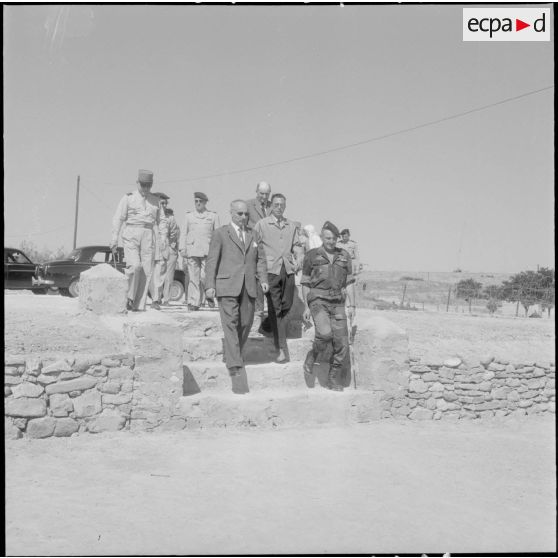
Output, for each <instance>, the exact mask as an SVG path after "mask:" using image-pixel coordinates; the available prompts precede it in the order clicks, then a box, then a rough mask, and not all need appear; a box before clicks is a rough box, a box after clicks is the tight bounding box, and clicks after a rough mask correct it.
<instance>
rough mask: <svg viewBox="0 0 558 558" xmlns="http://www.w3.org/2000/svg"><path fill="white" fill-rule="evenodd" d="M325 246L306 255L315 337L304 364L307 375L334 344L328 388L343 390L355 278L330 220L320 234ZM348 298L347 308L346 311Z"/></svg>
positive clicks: (305, 287)
mask: <svg viewBox="0 0 558 558" xmlns="http://www.w3.org/2000/svg"><path fill="white" fill-rule="evenodd" d="M320 236H321V239H322V246H320V247H319V248H313V249H312V250H309V251H308V252H307V253H306V256H305V257H304V263H303V264H302V279H301V280H300V282H301V284H302V296H303V299H304V303H305V305H306V311H305V312H304V317H305V319H307V320H309V319H310V315H312V318H313V320H314V326H315V338H314V343H313V345H312V350H311V351H310V352H309V353H308V355H307V356H306V360H305V361H304V373H305V374H307V375H309V376H310V375H311V374H312V368H313V366H314V362H315V360H317V359H318V358H319V357H320V356H321V355H322V354H323V352H324V351H325V350H326V349H327V347H328V345H333V353H332V356H331V361H330V367H329V374H328V383H327V387H328V388H329V389H331V390H334V391H343V386H342V385H341V384H340V383H339V374H340V372H341V368H342V366H343V361H344V360H345V357H346V355H347V353H348V351H349V331H348V328H347V315H348V317H349V319H350V320H351V319H352V318H353V317H354V314H355V293H354V278H353V267H352V262H351V256H350V255H349V253H348V252H347V251H346V250H343V249H342V248H339V245H337V246H336V242H337V237H338V236H339V231H338V230H337V227H336V226H335V225H334V224H333V223H330V222H329V221H326V222H325V223H324V226H323V227H322V232H321V234H320ZM345 299H347V309H346V310H345Z"/></svg>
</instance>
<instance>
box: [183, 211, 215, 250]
mask: <svg viewBox="0 0 558 558" xmlns="http://www.w3.org/2000/svg"><path fill="white" fill-rule="evenodd" d="M220 226H221V224H220V223H219V215H217V213H215V211H209V209H206V210H205V211H202V212H201V213H199V212H198V211H187V212H186V219H185V221H184V228H183V229H182V233H181V235H180V236H181V238H180V250H181V251H183V252H185V253H186V257H188V258H195V257H196V258H202V257H205V256H207V254H208V253H209V242H210V241H211V235H212V234H213V231H214V230H215V229H218V228H219V227H220Z"/></svg>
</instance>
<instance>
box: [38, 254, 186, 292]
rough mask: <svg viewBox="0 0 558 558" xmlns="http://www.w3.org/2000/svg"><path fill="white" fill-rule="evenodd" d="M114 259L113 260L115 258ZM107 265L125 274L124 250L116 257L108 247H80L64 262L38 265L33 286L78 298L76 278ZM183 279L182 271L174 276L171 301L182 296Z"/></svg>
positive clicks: (178, 271)
mask: <svg viewBox="0 0 558 558" xmlns="http://www.w3.org/2000/svg"><path fill="white" fill-rule="evenodd" d="M114 256H116V257H114ZM100 263H106V264H109V265H111V266H114V267H115V268H116V269H117V270H118V271H120V272H122V273H124V269H125V267H126V262H125V261H124V250H123V249H122V248H118V250H117V252H116V254H115V255H113V253H112V252H111V250H110V247H109V246H82V247H80V248H76V249H75V250H73V251H72V252H70V254H69V255H68V257H67V259H65V260H54V261H50V262H46V263H44V264H40V265H38V266H37V267H36V270H35V279H34V281H33V283H34V284H35V285H37V286H43V287H50V288H54V289H58V291H59V292H60V294H61V295H63V296H70V297H77V296H79V275H80V273H81V272H82V271H86V270H87V269H91V268H92V267H93V266H94V265H98V264H100ZM185 285H186V277H185V275H184V272H183V271H182V270H181V269H176V270H175V272H174V281H173V282H172V284H171V289H170V299H171V300H173V301H176V300H180V299H181V298H182V297H183V296H184V291H185Z"/></svg>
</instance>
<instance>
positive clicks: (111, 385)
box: [101, 382, 120, 394]
mask: <svg viewBox="0 0 558 558" xmlns="http://www.w3.org/2000/svg"><path fill="white" fill-rule="evenodd" d="M101 391H102V392H103V393H112V394H114V393H118V392H119V391H120V384H118V383H117V382H106V383H104V384H101Z"/></svg>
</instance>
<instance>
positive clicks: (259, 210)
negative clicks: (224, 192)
mask: <svg viewBox="0 0 558 558" xmlns="http://www.w3.org/2000/svg"><path fill="white" fill-rule="evenodd" d="M270 195H271V186H270V185H269V184H268V183H267V182H263V181H262V182H258V185H257V186H256V197H255V198H253V199H251V200H248V201H247V202H246V205H247V206H248V227H249V228H251V229H253V228H254V226H255V225H256V223H257V222H258V221H260V220H261V219H263V218H265V217H267V216H268V215H269V212H270V205H271V204H270V203H269V196H270ZM263 317H264V293H263V291H262V289H261V287H260V286H259V285H258V289H257V292H256V319H255V320H254V325H253V326H252V331H253V332H254V333H257V332H258V331H259V329H260V326H261V325H262V320H263Z"/></svg>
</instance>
